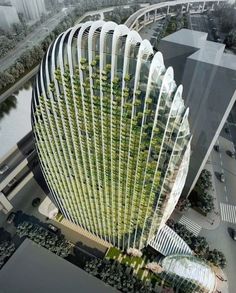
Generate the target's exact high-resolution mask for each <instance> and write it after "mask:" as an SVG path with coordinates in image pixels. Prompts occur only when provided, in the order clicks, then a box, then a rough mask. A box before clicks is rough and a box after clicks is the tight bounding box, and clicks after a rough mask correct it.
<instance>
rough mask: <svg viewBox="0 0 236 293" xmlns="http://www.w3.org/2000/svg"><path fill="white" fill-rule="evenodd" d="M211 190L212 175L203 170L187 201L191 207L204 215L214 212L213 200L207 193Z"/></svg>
mask: <svg viewBox="0 0 236 293" xmlns="http://www.w3.org/2000/svg"><path fill="white" fill-rule="evenodd" d="M211 189H212V175H211V173H210V171H208V170H203V171H202V173H201V175H200V177H199V179H198V181H197V183H196V185H195V187H194V189H193V191H192V192H191V194H190V196H189V200H190V203H191V205H192V206H193V207H196V208H197V209H198V210H199V211H200V212H201V213H203V214H204V215H207V213H210V212H212V211H213V210H214V198H213V196H212V195H211V194H210V192H209V191H210V190H211Z"/></svg>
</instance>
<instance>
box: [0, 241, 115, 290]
mask: <svg viewBox="0 0 236 293" xmlns="http://www.w3.org/2000/svg"><path fill="white" fill-rule="evenodd" d="M0 291H1V293H19V292H24V293H32V292H34V293H42V292H45V293H47V292H57V293H65V292H66V293H78V292H83V293H91V292H96V293H99V292H101V293H106V292H107V293H110V292H118V291H117V290H115V289H114V288H112V287H110V286H108V285H106V284H105V283H103V282H102V281H100V280H99V279H97V278H95V277H93V276H91V275H89V274H88V273H86V272H85V271H83V270H82V269H80V268H78V267H76V266H75V265H73V264H71V263H70V262H68V261H66V260H65V259H63V258H61V257H59V256H57V255H56V254H54V253H52V252H50V251H49V250H47V249H45V248H43V247H41V246H39V245H37V244H36V243H34V242H33V241H31V240H29V239H26V240H25V241H24V242H23V243H22V244H21V246H20V247H19V248H18V249H17V250H16V251H15V253H14V254H13V255H12V257H11V258H10V259H9V260H8V262H7V263H6V264H5V265H4V266H3V268H2V269H1V270H0Z"/></svg>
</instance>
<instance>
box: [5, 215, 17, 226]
mask: <svg viewBox="0 0 236 293" xmlns="http://www.w3.org/2000/svg"><path fill="white" fill-rule="evenodd" d="M15 216H16V214H15V213H10V215H9V216H8V217H7V223H8V224H11V223H12V222H13V221H14V219H15Z"/></svg>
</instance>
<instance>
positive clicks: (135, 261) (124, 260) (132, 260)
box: [105, 247, 168, 286]
mask: <svg viewBox="0 0 236 293" xmlns="http://www.w3.org/2000/svg"><path fill="white" fill-rule="evenodd" d="M105 258H106V259H108V260H113V261H115V262H117V263H120V264H122V265H124V266H126V267H130V268H132V273H133V274H134V275H135V276H136V277H137V278H138V279H140V280H142V281H144V282H147V283H150V284H152V285H153V286H154V285H155V284H156V283H157V284H161V282H164V280H163V279H162V278H161V277H160V276H159V275H157V274H154V273H153V272H152V271H151V270H149V269H147V265H148V264H150V261H151V260H150V259H149V257H148V256H147V255H146V254H145V255H142V256H141V257H138V256H133V255H128V254H127V253H124V252H122V251H121V250H119V249H118V248H116V247H111V248H110V249H109V250H108V251H107V253H106V256H105ZM165 285H166V286H168V284H167V283H165Z"/></svg>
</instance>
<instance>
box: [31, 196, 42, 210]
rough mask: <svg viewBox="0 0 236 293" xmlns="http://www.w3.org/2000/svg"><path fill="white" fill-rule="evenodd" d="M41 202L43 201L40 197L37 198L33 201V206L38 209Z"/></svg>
mask: <svg viewBox="0 0 236 293" xmlns="http://www.w3.org/2000/svg"><path fill="white" fill-rule="evenodd" d="M40 202H41V199H40V198H39V197H36V198H35V199H33V201H32V206H33V207H35V208H36V207H37V206H39V204H40Z"/></svg>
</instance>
